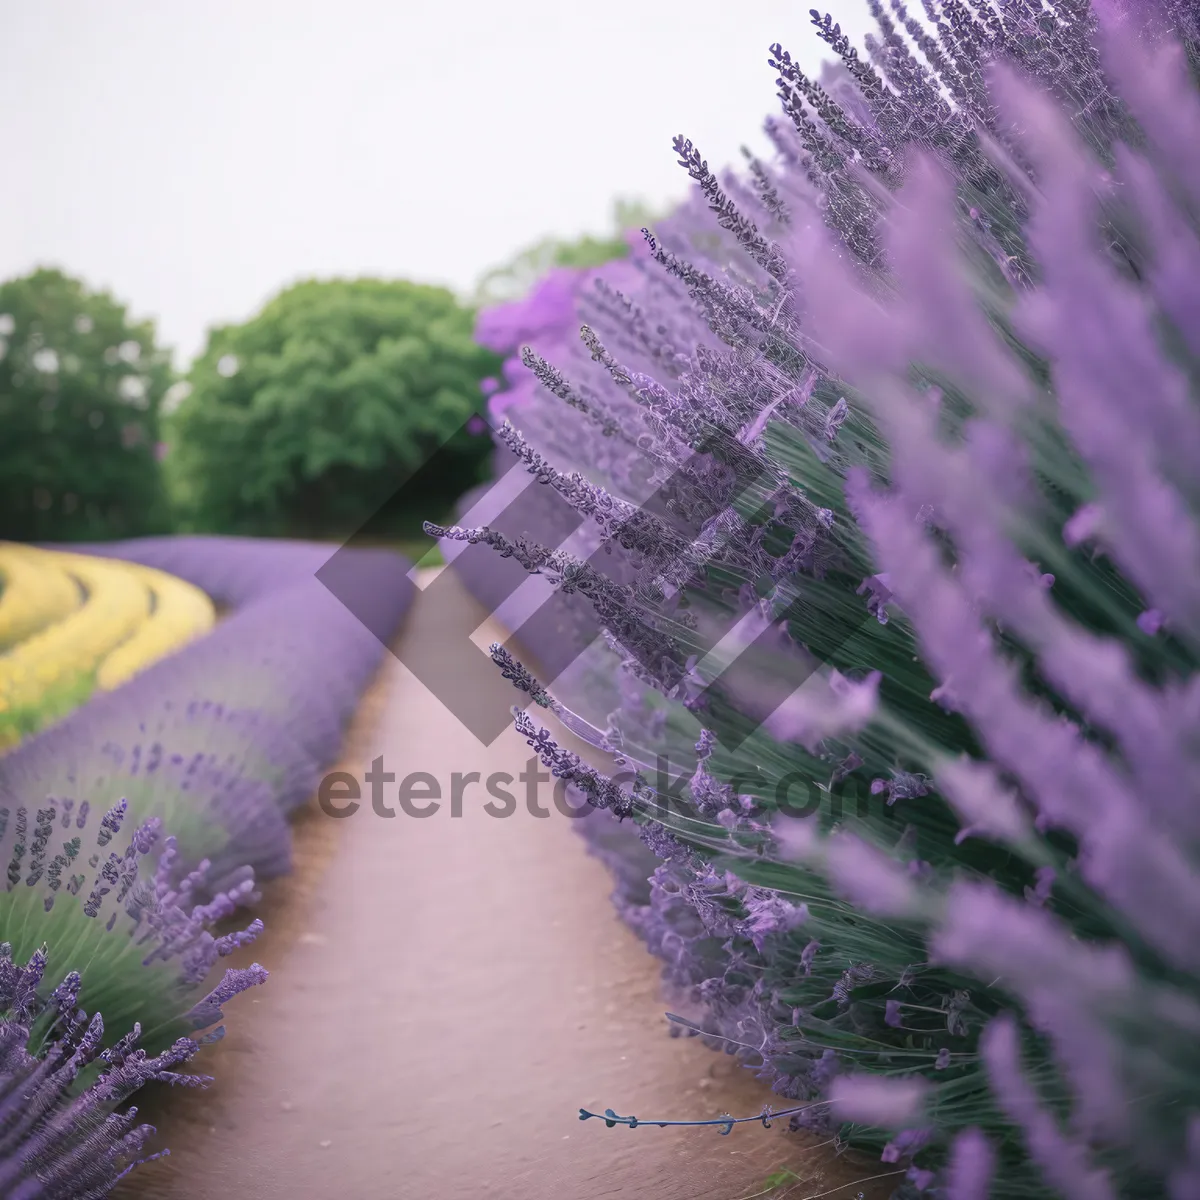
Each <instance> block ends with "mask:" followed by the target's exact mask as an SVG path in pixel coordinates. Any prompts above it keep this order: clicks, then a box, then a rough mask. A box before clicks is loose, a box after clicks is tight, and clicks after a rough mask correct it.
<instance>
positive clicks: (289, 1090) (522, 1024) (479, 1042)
mask: <svg viewBox="0 0 1200 1200" xmlns="http://www.w3.org/2000/svg"><path fill="white" fill-rule="evenodd" d="M454 603H456V604H457V603H462V604H469V603H472V602H471V601H469V599H468V598H467V597H466V596H465V594H463V595H461V596H459V597H457V598H456V599H455V601H454ZM445 608H446V606H445V605H444V604H443V603H439V604H438V605H431V604H422V603H421V601H420V599H418V601H417V603H416V604H415V605H414V610H413V612H412V613H411V615H410V617H409V619H408V623H407V627H406V629H405V632H404V636H405V637H409V638H436V637H437V636H438V631H439V629H441V628H444V627H445V622H446V621H447V619H448V614H447V612H446V611H445ZM479 616H480V618H481V619H482V616H483V614H482V612H480V613H479ZM350 746H351V748H350V750H349V751H348V758H347V763H346V767H347V769H349V770H352V771H354V772H355V773H356V774H357V775H358V777H359V778H360V779H361V777H362V775H363V773H364V772H365V771H366V769H367V767H368V764H369V763H370V761H371V760H372V759H373V758H375V757H376V756H378V755H382V756H383V758H384V767H385V769H387V770H390V771H395V772H396V774H397V777H398V778H403V776H404V775H405V774H407V773H409V772H413V771H427V772H429V773H430V774H432V775H434V776H435V777H436V778H437V779H438V780H439V781H441V786H442V789H443V792H444V793H445V792H447V791H448V788H449V779H450V775H451V773H452V772H455V771H458V772H470V771H480V772H482V774H483V776H484V777H485V778H486V776H487V774H488V773H489V772H491V771H497V770H506V771H508V772H510V773H511V774H512V775H514V776H516V775H517V774H518V773H519V772H520V771H521V770H522V769H523V768H524V765H525V763H526V762H527V761H528V759H529V751H528V748H527V747H526V746H525V745H524V743H523V742H522V741H521V740H520V739H519V738H518V737H517V735H516V733H515V731H513V730H509V731H508V732H507V733H506V734H504V735H503V736H502V737H501V738H500V739H498V740H497V742H496V743H494V744H493V745H492V746H491V747H490V748H486V749H485V748H484V747H482V746H481V745H479V743H478V742H476V741H475V739H474V738H473V737H472V735H471V734H470V733H469V732H467V731H466V730H465V729H463V728H462V727H461V726H460V725H459V724H458V722H457V721H456V720H455V719H454V718H453V717H452V716H451V715H450V714H449V713H447V712H446V711H445V710H444V709H443V708H442V707H441V705H440V704H439V703H438V702H437V701H436V700H435V699H433V698H432V697H431V696H430V695H429V694H428V693H427V692H426V691H425V689H424V688H423V687H422V686H421V684H419V683H418V682H417V681H416V679H415V678H414V677H413V676H412V675H411V674H410V673H409V672H408V671H407V670H406V669H405V668H404V667H402V666H400V665H399V664H398V663H396V662H395V661H393V660H390V659H389V662H388V665H387V667H386V668H385V669H384V672H383V674H382V677H381V679H380V680H379V682H378V684H377V685H376V687H375V689H374V691H373V692H372V693H371V694H370V695H369V697H368V699H367V702H366V703H365V704H364V709H363V712H362V713H361V714H360V719H359V722H358V724H357V726H356V729H355V730H354V732H353V734H352V737H351V742H350ZM519 786H520V785H517V787H518V788H519ZM388 790H389V792H390V793H391V794H392V796H393V797H394V795H395V785H391V786H390V787H389V789H388ZM476 794H477V796H478V798H476V799H475V802H474V805H472V803H471V797H472V796H473V795H476ZM518 795H519V793H518ZM485 799H486V797H485V796H483V794H482V789H475V791H474V792H468V793H467V800H466V802H465V804H464V812H463V815H462V817H461V818H452V817H451V816H450V815H449V809H448V806H445V805H444V806H443V808H442V810H441V811H439V812H438V813H437V814H435V815H434V816H432V817H430V818H428V819H422V820H418V819H414V818H412V817H408V816H405V815H404V814H403V813H401V812H399V810H398V809H397V812H398V814H399V815H398V816H397V817H396V819H394V820H387V819H382V818H380V817H378V816H376V815H375V814H374V813H373V812H372V811H371V809H370V806H369V805H368V804H364V805H363V807H362V808H360V810H359V811H358V812H357V813H355V814H354V815H353V816H351V817H348V818H346V819H344V820H333V819H331V818H329V817H326V816H323V815H321V814H320V813H318V812H317V811H316V809H315V807H314V809H313V811H312V812H310V813H308V814H307V815H306V816H305V817H304V818H302V820H301V821H300V823H299V825H298V828H297V870H296V872H295V873H294V874H293V875H292V876H291V877H289V878H288V879H287V880H284V881H281V883H280V884H279V885H277V887H276V888H275V889H274V890H273V891H272V892H271V893H269V895H268V898H267V904H266V911H265V913H264V918H265V919H266V920H267V925H268V934H267V935H266V936H265V937H264V939H263V940H262V941H261V942H260V943H259V945H258V946H257V947H256V948H255V954H254V956H253V957H255V958H257V959H258V960H259V961H261V962H262V963H264V965H265V966H267V967H268V968H269V969H270V970H271V972H272V977H271V979H270V980H269V982H268V983H267V984H266V985H265V986H264V987H263V988H261V989H259V993H260V994H259V995H258V996H255V997H253V999H251V997H249V996H247V997H242V998H239V999H238V1000H237V1001H235V1002H234V1003H233V1004H231V1005H230V1006H229V1013H228V1015H229V1022H228V1024H229V1030H230V1032H229V1036H228V1037H227V1038H226V1040H225V1041H224V1042H223V1043H222V1044H221V1045H219V1046H217V1047H215V1048H213V1050H212V1052H211V1053H209V1054H208V1055H207V1058H206V1059H205V1060H204V1061H203V1063H202V1064H200V1065H201V1069H205V1070H208V1071H211V1072H212V1073H213V1074H215V1075H216V1076H217V1082H216V1084H215V1085H214V1086H213V1087H212V1088H211V1089H210V1090H209V1091H208V1092H206V1093H201V1094H196V1093H191V1094H182V1095H177V1096H173V1097H172V1098H171V1099H170V1100H169V1101H168V1102H167V1103H166V1104H165V1106H160V1107H158V1108H156V1109H155V1111H154V1112H153V1113H151V1112H150V1111H149V1109H150V1108H153V1107H154V1105H150V1106H148V1107H146V1112H147V1115H149V1116H151V1119H157V1122H158V1124H159V1128H160V1132H161V1135H162V1141H163V1142H165V1144H167V1145H169V1146H171V1148H172V1154H171V1157H170V1158H169V1159H166V1160H163V1161H161V1162H158V1163H154V1164H151V1165H149V1166H147V1167H145V1168H142V1169H141V1170H140V1171H139V1172H137V1174H136V1175H135V1176H134V1177H133V1178H132V1179H131V1180H130V1181H129V1185H128V1187H126V1188H125V1189H124V1190H123V1191H122V1193H121V1195H122V1196H124V1197H126V1198H128V1200H133V1198H134V1197H138V1198H142V1200H145V1198H146V1197H151V1196H152V1197H155V1198H156V1200H209V1198H211V1197H215V1196H235V1195H236V1196H247V1197H262V1198H263V1200H275V1198H278V1200H284V1198H288V1200H291V1198H293V1197H298V1196H299V1197H315V1198H320V1200H324V1198H326V1197H329V1198H332V1197H353V1198H354V1200H395V1198H401V1200H408V1198H410V1197H411V1198H413V1200H417V1198H422V1200H425V1198H430V1200H432V1198H437V1200H459V1198H461V1200H477V1198H479V1197H499V1198H501V1200H510V1198H511V1200H600V1198H601V1197H611V1196H629V1197H636V1198H642V1197H647V1198H654V1200H737V1198H739V1197H747V1196H750V1195H752V1194H757V1193H761V1192H762V1190H763V1183H764V1180H765V1179H766V1178H767V1176H768V1175H770V1174H771V1173H772V1172H773V1171H776V1170H778V1169H780V1168H781V1167H784V1166H787V1167H790V1168H791V1169H792V1170H793V1171H795V1172H796V1173H797V1174H798V1175H799V1176H800V1180H801V1181H800V1182H797V1183H796V1185H795V1186H794V1187H793V1188H791V1189H789V1190H788V1191H787V1193H786V1194H788V1195H789V1196H790V1197H791V1198H792V1200H805V1198H808V1197H815V1196H818V1195H820V1196H823V1197H830V1198H831V1200H853V1198H854V1197H856V1196H857V1195H858V1193H859V1192H860V1191H861V1192H863V1193H864V1194H865V1196H866V1197H867V1198H868V1200H875V1198H876V1197H882V1196H886V1195H887V1194H888V1192H889V1191H890V1186H887V1185H891V1184H894V1182H895V1179H894V1178H893V1179H889V1180H882V1181H879V1182H876V1183H873V1184H872V1183H862V1184H859V1185H858V1186H847V1185H849V1184H850V1182H851V1181H853V1180H858V1179H862V1178H863V1177H865V1176H872V1175H879V1174H881V1173H882V1172H884V1171H886V1170H887V1169H888V1168H887V1167H886V1166H884V1165H883V1164H878V1163H866V1164H863V1163H855V1162H851V1161H848V1160H847V1159H845V1158H843V1159H834V1158H832V1157H831V1155H830V1151H829V1150H828V1149H827V1148H820V1147H817V1148H814V1147H813V1145H812V1143H811V1142H808V1141H806V1140H805V1139H804V1138H802V1137H798V1136H794V1135H789V1134H787V1133H785V1132H783V1131H782V1129H781V1128H780V1127H776V1128H775V1129H773V1130H771V1131H766V1130H763V1129H762V1128H761V1127H755V1126H752V1125H751V1126H746V1127H742V1128H738V1129H735V1130H734V1132H733V1134H732V1135H731V1136H729V1137H722V1136H720V1135H719V1134H718V1133H717V1132H716V1131H715V1130H711V1129H682V1130H680V1129H665V1130H664V1129H654V1128H639V1129H634V1130H630V1129H628V1128H622V1127H618V1128H616V1129H606V1128H605V1127H604V1125H603V1124H602V1123H601V1122H599V1121H588V1122H581V1121H579V1119H578V1116H577V1114H578V1110H579V1108H580V1106H581V1105H582V1106H586V1107H588V1108H590V1109H592V1110H593V1111H602V1110H603V1109H605V1108H606V1107H609V1106H611V1107H612V1108H614V1109H616V1111H617V1112H620V1113H629V1112H634V1113H637V1114H638V1115H639V1116H643V1115H644V1116H645V1117H647V1118H650V1117H655V1116H659V1117H663V1118H688V1119H690V1118H711V1117H713V1116H716V1115H717V1114H719V1113H721V1112H723V1111H729V1112H732V1113H733V1114H734V1115H737V1116H741V1115H750V1114H753V1113H755V1112H757V1111H758V1110H759V1109H760V1108H761V1107H762V1105H763V1104H764V1103H766V1102H767V1101H769V1100H770V1099H771V1097H770V1095H769V1094H768V1093H767V1092H766V1090H765V1089H764V1088H763V1087H762V1085H761V1084H759V1083H757V1082H756V1081H755V1080H754V1079H753V1078H752V1076H751V1075H750V1073H749V1072H747V1071H745V1070H741V1069H738V1068H736V1067H735V1066H734V1065H733V1064H732V1062H731V1060H730V1059H728V1058H726V1057H725V1056H723V1055H719V1054H715V1053H714V1052H712V1051H711V1050H708V1049H706V1048H705V1047H703V1046H701V1045H699V1044H697V1043H696V1042H693V1041H684V1040H679V1039H673V1038H670V1037H668V1036H667V1026H666V1022H665V1019H664V1017H663V1007H664V1006H663V1003H662V1001H661V1000H660V998H659V982H658V980H659V970H658V965H657V963H656V962H655V961H654V960H652V959H651V958H650V957H649V955H647V953H646V952H645V950H644V948H643V947H642V946H641V944H640V943H639V942H638V941H637V939H636V938H635V937H634V936H633V935H632V934H631V933H630V932H629V931H628V930H626V929H625V928H624V926H622V925H621V924H620V923H619V921H618V920H617V918H616V916H615V914H614V912H613V910H612V907H611V905H610V903H609V900H608V893H609V890H610V884H609V879H608V875H607V873H606V871H605V870H604V868H603V867H602V866H601V865H600V864H599V863H598V862H596V861H595V860H593V859H591V858H590V857H588V856H587V855H586V854H585V852H584V848H583V844H582V840H581V839H580V838H579V837H578V835H577V834H576V833H575V832H574V831H573V830H572V829H571V827H570V822H569V821H568V820H567V819H566V818H565V817H563V816H561V815H560V814H559V813H557V812H556V811H554V810H553V808H551V810H550V811H551V816H550V817H548V818H546V819H537V818H534V817H532V816H530V815H529V814H528V813H527V812H526V811H524V810H523V807H519V808H518V809H517V812H516V813H515V814H514V815H513V816H511V817H509V818H507V819H497V818H495V817H491V816H489V815H488V814H487V813H485V812H483V811H482V808H481V805H482V803H483V802H484V800H485ZM152 1099H153V1098H152ZM134 1180H136V1183H135V1182H134ZM782 1194H784V1193H783V1192H778V1193H772V1195H782Z"/></svg>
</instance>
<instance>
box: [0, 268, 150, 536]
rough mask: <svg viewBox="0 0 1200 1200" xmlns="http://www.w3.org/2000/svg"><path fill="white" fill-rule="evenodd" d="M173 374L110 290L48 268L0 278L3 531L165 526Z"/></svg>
mask: <svg viewBox="0 0 1200 1200" xmlns="http://www.w3.org/2000/svg"><path fill="white" fill-rule="evenodd" d="M171 379H172V372H171V365H170V360H169V356H168V354H167V353H166V352H165V351H164V350H162V349H160V348H159V347H158V346H157V345H156V344H155V335H154V326H153V324H152V323H151V322H141V323H134V322H132V321H130V319H129V317H128V316H127V313H126V309H125V307H124V305H122V304H120V303H118V301H116V300H115V299H114V298H113V297H112V296H111V295H109V294H108V293H107V292H93V291H89V290H88V289H87V288H86V287H85V285H84V284H83V283H81V282H80V281H79V280H77V279H73V278H71V277H70V276H68V275H64V274H63V273H62V272H61V271H57V270H46V269H41V270H37V271H34V272H33V273H32V274H30V275H26V276H24V277H22V278H20V279H14V280H10V281H8V282H6V283H3V284H0V539H8V540H12V541H55V540H87V539H99V538H106V537H128V536H132V535H136V534H142V533H155V532H161V531H163V530H165V529H166V528H167V527H168V525H169V515H168V512H167V507H166V501H165V496H164V492H163V488H162V485H161V476H160V471H159V466H158V461H157V457H156V448H157V445H158V441H159V432H158V406H159V402H160V400H161V399H162V396H163V394H164V393H165V392H166V390H167V388H168V387H169V386H170V383H171Z"/></svg>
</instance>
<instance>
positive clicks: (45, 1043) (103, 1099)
mask: <svg viewBox="0 0 1200 1200" xmlns="http://www.w3.org/2000/svg"><path fill="white" fill-rule="evenodd" d="M126 812H127V806H126V805H125V804H124V803H123V802H122V803H121V804H118V805H115V806H114V807H113V808H112V809H110V810H109V811H108V812H107V813H104V814H103V815H102V817H99V819H92V820H91V822H90V826H91V828H90V830H89V816H91V817H93V818H95V817H97V816H98V813H97V812H91V813H90V812H89V807H88V805H87V804H86V802H85V803H83V804H81V805H80V806H79V807H78V808H76V807H75V806H74V805H73V804H72V803H71V802H70V801H63V802H61V804H55V803H53V802H51V803H49V804H48V805H47V807H46V808H43V809H39V810H38V811H37V812H36V814H30V813H28V812H27V811H26V810H25V809H24V808H18V809H17V810H16V812H15V813H10V812H9V811H8V810H7V809H0V851H3V856H4V857H5V858H6V859H7V862H8V869H7V896H6V900H5V904H4V909H3V918H2V920H0V1192H2V1193H3V1195H5V1196H7V1197H13V1198H14V1200H16V1198H17V1197H20V1198H22V1200H50V1198H55V1197H58V1198H62V1200H66V1198H67V1197H82V1196H96V1197H99V1196H105V1195H107V1194H108V1193H109V1191H110V1190H111V1188H112V1187H113V1186H114V1185H115V1184H116V1182H117V1181H118V1180H119V1179H121V1178H123V1177H124V1175H126V1174H127V1173H128V1172H129V1171H130V1170H132V1169H133V1168H134V1167H135V1166H137V1165H139V1163H140V1162H144V1161H147V1160H146V1159H144V1158H141V1157H140V1156H141V1154H142V1151H143V1148H144V1146H145V1144H146V1142H147V1140H148V1139H149V1137H150V1136H151V1135H152V1134H153V1133H154V1129H153V1127H152V1126H150V1125H146V1124H138V1123H137V1109H136V1108H130V1109H128V1110H126V1111H124V1112H118V1111H117V1109H118V1108H119V1107H120V1106H121V1105H122V1104H123V1103H124V1102H125V1101H126V1100H127V1099H128V1098H129V1097H130V1096H131V1095H132V1094H133V1093H134V1092H136V1091H137V1090H138V1089H139V1088H140V1087H142V1085H143V1084H145V1083H148V1082H150V1081H152V1080H154V1081H160V1082H166V1083H171V1084H182V1085H187V1086H204V1085H206V1084H207V1083H208V1082H210V1080H209V1079H208V1078H207V1077H205V1076H197V1075H188V1074H182V1073H180V1071H179V1070H178V1068H179V1067H181V1066H183V1065H184V1064H185V1063H187V1062H188V1061H190V1059H191V1058H192V1057H193V1056H194V1055H195V1053H196V1052H197V1051H198V1050H199V1049H200V1047H201V1046H202V1045H205V1044H207V1043H211V1042H213V1041H216V1040H218V1039H219V1038H220V1037H221V1036H222V1035H223V1034H224V1032H225V1029H224V1026H223V1025H217V1026H216V1028H214V1029H211V1031H210V1032H208V1033H204V1034H202V1035H201V1036H199V1037H197V1036H194V1035H195V1034H196V1033H197V1032H198V1031H203V1030H206V1029H210V1027H211V1026H214V1025H216V1022H218V1021H219V1020H220V1019H221V1017H222V1006H223V1005H224V1004H225V1003H227V1002H228V1001H229V1000H231V999H232V998H233V997H234V996H236V995H237V994H238V993H240V992H242V991H245V990H246V989H247V988H249V987H252V986H254V985H255V984H258V983H261V982H262V981H263V980H264V979H266V975H267V973H266V971H264V970H263V968H262V967H260V966H258V965H257V964H255V965H253V966H250V967H246V968H240V969H230V970H228V971H226V972H225V975H224V978H223V979H222V980H221V982H220V983H218V984H217V985H216V986H215V987H211V986H210V985H209V983H208V976H209V975H210V973H211V970H212V968H213V966H214V965H215V964H216V963H217V962H218V961H219V960H220V959H221V958H223V957H226V956H227V955H229V954H231V953H232V952H233V951H234V950H236V949H237V948H238V947H240V946H244V945H247V944H249V943H251V942H253V941H254V939H255V938H256V936H257V935H258V933H259V932H260V931H261V930H262V923H261V922H260V921H254V922H253V923H252V924H251V925H249V926H248V927H247V928H246V929H244V930H242V931H241V932H234V933H226V934H222V935H219V936H218V935H214V934H213V933H212V932H211V928H212V926H214V925H215V924H216V923H218V922H220V921H223V920H224V919H226V918H227V917H229V916H230V915H231V914H232V913H233V912H234V911H235V909H236V908H237V906H238V905H239V903H240V902H241V900H242V899H243V896H244V893H245V892H246V890H247V889H249V888H252V887H253V880H252V878H247V879H245V880H243V883H242V885H241V886H240V887H239V888H235V889H233V890H231V891H229V892H225V893H221V894H218V895H217V896H216V897H215V898H214V899H212V900H211V901H209V902H208V903H195V900H196V892H197V889H198V886H199V885H200V884H202V883H203V882H204V880H205V875H206V872H207V868H208V864H207V863H202V864H201V865H200V866H199V867H198V868H197V869H196V870H194V871H192V872H191V873H189V874H187V875H184V876H182V877H181V876H180V874H179V872H178V870H177V869H176V868H177V859H178V849H177V846H176V843H175V839H174V838H170V837H168V838H166V839H162V837H161V824H160V822H158V821H157V820H151V821H148V822H145V823H144V824H142V825H141V826H139V827H138V828H137V829H136V830H134V831H133V833H132V835H131V836H129V837H128V838H127V839H126V840H124V841H122V838H121V832H122V826H123V824H124V820H125V817H126ZM84 831H90V832H93V833H94V834H95V837H94V839H93V841H92V847H93V848H92V849H91V850H90V851H89V850H87V849H85V848H84V844H83V842H84V839H83V836H82V834H83V832H84ZM56 845H57V846H59V847H60V849H59V851H58V852H57V853H55V852H54V851H55V846H56ZM156 850H157V857H156V859H152V860H151V862H152V868H151V869H150V870H147V869H146V866H145V864H146V861H147V859H148V856H150V855H152V854H154V853H155V851H156ZM106 851H107V853H106ZM89 876H90V882H89ZM48 946H52V947H54V949H53V950H50V949H48ZM59 954H63V955H69V956H70V959H71V960H72V962H73V963H74V964H75V965H76V967H77V969H74V970H69V971H68V972H67V973H66V974H65V975H63V976H62V977H61V979H60V981H59V982H58V984H57V986H54V987H53V988H51V987H50V984H49V980H48V979H47V969H48V966H49V964H50V962H51V956H52V955H54V957H55V961H56V962H58V955H59ZM21 962H26V963H27V965H25V966H21V965H20V963H21ZM59 965H60V966H61V965H62V964H61V963H60V964H59ZM89 1011H90V1012H91V1014H92V1015H91V1016H90V1017H89V1015H88V1013H89ZM102 1013H103V1014H104V1015H103V1016H102V1015H101V1014H102ZM143 1030H145V1036H143ZM162 1153H165V1151H163V1152H162ZM151 1157H159V1155H152V1156H151Z"/></svg>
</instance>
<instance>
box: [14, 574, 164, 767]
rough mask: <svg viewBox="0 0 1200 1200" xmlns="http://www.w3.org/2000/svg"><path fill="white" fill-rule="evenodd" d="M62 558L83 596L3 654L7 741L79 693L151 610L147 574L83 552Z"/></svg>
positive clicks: (63, 707)
mask: <svg viewBox="0 0 1200 1200" xmlns="http://www.w3.org/2000/svg"><path fill="white" fill-rule="evenodd" d="M60 561H61V562H62V564H63V568H64V570H66V571H68V572H69V573H70V575H71V576H72V577H73V578H75V579H77V580H78V581H79V584H80V586H81V587H82V588H83V591H84V602H83V604H82V605H81V606H80V607H79V608H78V609H77V610H76V611H75V612H73V613H71V614H70V615H68V616H67V617H65V618H64V619H63V620H61V621H58V622H56V623H55V624H53V625H48V626H46V627H45V628H44V629H42V630H40V631H39V632H37V633H35V634H34V635H33V636H32V637H29V638H26V639H25V640H24V641H23V642H21V643H19V644H18V645H17V646H15V647H14V648H13V649H12V650H10V651H9V652H8V653H7V654H5V655H3V656H0V718H2V719H3V725H0V739H3V740H5V741H7V742H8V743H9V744H11V743H13V742H16V741H17V740H19V739H20V738H21V737H22V736H23V735H25V734H28V733H30V732H32V731H33V729H34V728H36V727H37V726H38V725H39V724H42V723H44V722H45V720H46V719H47V717H49V718H51V719H52V718H53V717H54V716H57V715H58V714H59V713H60V712H62V711H64V710H66V709H69V708H72V707H74V706H75V705H76V704H78V703H79V702H80V701H81V700H83V699H84V698H85V697H86V695H87V694H88V692H90V691H91V688H92V686H93V684H94V681H95V674H96V670H97V668H98V667H99V666H100V664H101V662H103V661H104V659H105V658H106V657H107V655H109V654H110V653H111V652H112V651H113V650H115V649H116V648H117V647H118V646H119V645H121V643H122V642H124V641H125V640H126V639H127V638H128V637H130V635H131V634H132V633H133V632H134V630H136V629H137V628H138V626H139V625H140V624H141V623H142V622H143V621H145V619H146V617H147V616H148V615H149V612H150V593H149V591H148V590H147V587H146V584H145V582H144V580H143V579H141V578H140V577H139V576H137V575H136V574H135V573H134V572H132V571H130V570H129V569H128V568H127V567H125V566H124V565H123V564H116V563H106V562H104V561H102V560H99V559H90V558H88V557H87V556H85V555H62V556H60ZM0 744H3V741H0Z"/></svg>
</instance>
